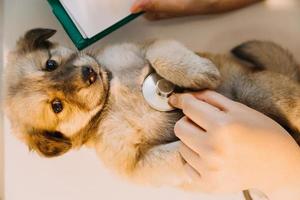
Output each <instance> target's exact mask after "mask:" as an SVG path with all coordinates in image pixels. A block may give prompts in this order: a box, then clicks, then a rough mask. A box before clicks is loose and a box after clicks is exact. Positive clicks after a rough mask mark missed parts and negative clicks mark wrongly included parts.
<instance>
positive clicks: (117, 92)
mask: <svg viewBox="0 0 300 200" xmlns="http://www.w3.org/2000/svg"><path fill="white" fill-rule="evenodd" d="M108 107H109V110H108V111H107V114H106V116H105V117H104V119H103V120H102V122H101V124H100V127H99V131H98V132H99V137H98V141H97V142H96V149H97V153H98V155H99V156H100V157H101V159H102V160H103V162H104V163H105V165H107V166H108V167H110V168H114V170H115V171H117V172H119V174H121V175H122V174H123V175H125V176H127V175H128V174H130V173H131V171H133V169H134V166H135V165H136V163H137V162H138V161H139V159H140V158H141V157H142V155H143V154H144V153H145V152H146V151H148V150H149V149H151V148H152V147H154V146H157V145H160V144H166V143H170V142H172V141H176V140H177V138H176V136H175V134H174V130H173V129H174V125H175V123H176V121H178V120H179V119H180V117H181V116H182V114H181V113H180V112H178V111H173V112H159V111H156V110H154V109H152V108H151V107H150V106H149V105H148V104H147V102H146V101H145V100H144V97H143V96H142V93H141V90H140V88H139V87H138V86H137V87H128V85H125V84H122V83H121V82H120V81H119V80H118V79H114V80H112V81H111V89H110V97H109V101H108Z"/></svg>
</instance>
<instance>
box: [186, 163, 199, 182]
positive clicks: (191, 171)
mask: <svg viewBox="0 0 300 200" xmlns="http://www.w3.org/2000/svg"><path fill="white" fill-rule="evenodd" d="M183 168H184V170H185V172H186V173H187V175H188V176H189V177H190V179H191V180H192V182H200V181H201V174H200V173H199V172H197V171H196V170H195V169H194V168H193V167H192V166H191V165H189V164H188V163H186V164H184V166H183Z"/></svg>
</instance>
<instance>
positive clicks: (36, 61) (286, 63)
mask: <svg viewBox="0 0 300 200" xmlns="http://www.w3.org/2000/svg"><path fill="white" fill-rule="evenodd" d="M54 34H55V31H54V30H49V29H33V30H30V31H28V32H27V33H26V34H25V35H24V36H23V37H22V38H21V39H20V40H19V41H18V42H17V45H16V48H15V50H14V51H12V52H11V53H10V54H9V58H8V65H7V66H6V69H5V70H6V81H5V105H6V114H7V116H8V118H9V119H10V121H11V125H12V129H13V132H14V133H15V134H16V135H17V137H19V138H20V139H21V140H23V141H24V142H25V143H26V144H27V145H28V147H29V148H30V149H31V150H34V151H36V152H37V153H38V154H40V155H42V156H46V157H54V156H60V155H62V154H64V153H66V152H68V151H69V150H71V149H76V148H79V147H81V146H83V145H88V146H90V147H91V148H94V149H95V151H96V152H97V155H99V157H100V158H101V159H102V161H103V163H104V164H105V165H106V166H107V167H109V168H111V169H113V170H114V171H115V172H117V173H118V174H119V175H121V176H123V177H126V178H128V179H130V180H132V181H134V182H137V183H144V184H151V185H174V186H179V187H186V186H187V185H189V183H190V180H189V178H188V177H187V176H186V175H185V173H184V170H183V165H184V161H183V160H182V158H181V157H180V155H179V153H178V147H179V142H178V139H177V138H176V137H175V135H174V132H173V128H174V125H175V123H176V121H177V120H179V119H180V118H181V117H182V116H183V115H182V113H181V112H180V111H178V110H176V111H172V112H159V111H156V110H154V109H152V108H151V107H150V106H149V105H148V104H147V103H146V101H145V100H144V98H143V96H142V92H141V86H142V82H143V80H144V79H145V78H146V77H147V75H148V74H149V73H150V72H151V70H155V71H156V73H158V74H159V75H160V76H161V77H163V78H165V79H167V80H168V81H170V82H172V83H174V84H175V85H177V86H178V87H181V88H183V89H188V90H204V89H213V90H217V91H218V92H220V93H222V94H223V95H225V96H227V97H229V98H231V99H233V100H235V101H239V102H241V103H244V104H246V105H248V106H250V107H252V108H254V109H256V110H258V111H260V112H263V113H264V114H266V115H268V116H270V117H271V118H273V119H275V120H276V121H277V122H278V123H280V124H281V125H282V126H284V127H285V128H286V129H287V130H288V131H289V132H290V133H291V135H292V136H293V137H294V138H295V140H296V141H297V142H300V139H299V130H300V118H299V116H300V109H299V108H300V87H299V82H298V81H299V79H300V75H299V68H298V66H297V64H296V62H295V61H294V60H293V58H292V56H291V55H290V54H289V53H288V52H287V51H285V50H284V49H282V48H281V47H279V46H277V45H275V44H273V43H270V42H259V41H252V42H248V43H245V44H243V45H240V46H238V47H236V48H235V49H233V51H232V52H233V54H235V55H237V57H239V58H242V59H244V60H246V61H250V62H251V63H252V66H250V67H249V66H248V64H245V63H243V64H242V63H241V62H238V61H237V60H236V59H234V58H233V57H231V56H224V55H212V54H207V53H199V54H195V53H194V52H192V51H191V50H189V49H187V48H186V47H184V46H183V45H181V44H180V43H178V42H176V41H170V40H163V41H154V42H150V43H147V44H143V45H138V44H131V43H125V44H119V45H114V46H110V47H107V48H105V49H103V50H101V51H100V52H99V53H97V55H90V54H84V53H77V52H74V51H72V50H70V49H67V48H65V47H62V46H59V45H58V44H56V43H52V42H50V41H49V40H48V39H49V38H50V37H51V36H52V35H54Z"/></svg>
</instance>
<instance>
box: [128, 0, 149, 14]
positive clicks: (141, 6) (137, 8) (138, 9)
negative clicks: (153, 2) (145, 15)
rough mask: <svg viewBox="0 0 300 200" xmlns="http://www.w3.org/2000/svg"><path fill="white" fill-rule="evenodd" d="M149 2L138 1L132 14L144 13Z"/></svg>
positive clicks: (144, 0)
mask: <svg viewBox="0 0 300 200" xmlns="http://www.w3.org/2000/svg"><path fill="white" fill-rule="evenodd" d="M146 3H147V0H138V1H136V2H135V3H134V4H133V6H132V7H131V9H130V11H131V12H132V13H139V12H142V11H143V9H144V6H145V5H146Z"/></svg>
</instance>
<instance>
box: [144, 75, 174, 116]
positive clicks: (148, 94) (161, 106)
mask: <svg viewBox="0 0 300 200" xmlns="http://www.w3.org/2000/svg"><path fill="white" fill-rule="evenodd" d="M174 90H175V85H174V84H173V83H171V82H170V81H167V80H165V79H164V78H162V77H160V76H159V75H158V74H156V73H152V74H150V75H149V76H148V77H147V78H146V79H145V80H144V83H143V86H142V92H143V96H144V98H145V100H146V101H147V103H148V104H149V105H150V106H151V107H152V108H153V109H155V110H158V111H162V112H167V111H172V110H175V108H174V107H172V106H171V105H170V104H169V97H170V96H171V95H172V93H173V92H174Z"/></svg>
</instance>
